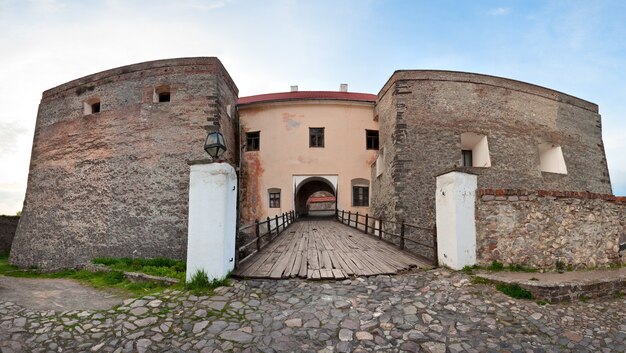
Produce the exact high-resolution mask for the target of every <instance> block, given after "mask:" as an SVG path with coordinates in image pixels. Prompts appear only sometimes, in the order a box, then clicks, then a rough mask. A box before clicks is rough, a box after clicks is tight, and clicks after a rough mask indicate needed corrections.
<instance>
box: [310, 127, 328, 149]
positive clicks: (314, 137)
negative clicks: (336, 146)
mask: <svg viewBox="0 0 626 353" xmlns="http://www.w3.org/2000/svg"><path fill="white" fill-rule="evenodd" d="M320 131H321V134H320V133H319V132H320ZM314 133H315V134H314ZM325 134H326V133H325V128H323V127H309V148H324V147H325V143H324V135H325ZM314 140H315V144H314V143H313V141H314ZM320 142H321V143H320Z"/></svg>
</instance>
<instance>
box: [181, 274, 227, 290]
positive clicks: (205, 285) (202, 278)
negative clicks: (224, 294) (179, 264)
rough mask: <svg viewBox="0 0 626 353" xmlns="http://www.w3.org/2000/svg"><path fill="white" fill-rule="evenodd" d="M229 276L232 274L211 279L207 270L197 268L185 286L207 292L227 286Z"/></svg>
mask: <svg viewBox="0 0 626 353" xmlns="http://www.w3.org/2000/svg"><path fill="white" fill-rule="evenodd" d="M229 277H230V274H229V275H227V276H226V277H224V278H222V279H217V278H215V279H213V280H211V281H209V276H208V275H207V273H206V271H204V270H196V272H195V273H194V274H193V276H191V281H189V282H187V283H185V288H186V289H188V290H192V291H198V292H206V291H210V290H211V289H213V288H217V287H221V286H227V285H228V283H229V280H228V278H229Z"/></svg>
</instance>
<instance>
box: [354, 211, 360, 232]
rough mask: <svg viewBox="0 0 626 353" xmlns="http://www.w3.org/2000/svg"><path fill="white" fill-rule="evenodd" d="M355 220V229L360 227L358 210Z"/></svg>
mask: <svg viewBox="0 0 626 353" xmlns="http://www.w3.org/2000/svg"><path fill="white" fill-rule="evenodd" d="M354 218H355V220H354V228H355V229H357V230H358V229H359V211H356V215H355V217H354Z"/></svg>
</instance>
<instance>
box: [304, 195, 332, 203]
mask: <svg viewBox="0 0 626 353" xmlns="http://www.w3.org/2000/svg"><path fill="white" fill-rule="evenodd" d="M318 202H335V197H334V196H318V197H309V199H308V200H307V201H306V203H318Z"/></svg>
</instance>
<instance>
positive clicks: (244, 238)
mask: <svg viewBox="0 0 626 353" xmlns="http://www.w3.org/2000/svg"><path fill="white" fill-rule="evenodd" d="M298 218H299V217H298V214H297V213H296V212H295V211H289V212H285V213H283V214H281V215H280V216H279V215H276V216H274V217H273V218H271V217H267V218H266V219H265V220H264V221H259V220H255V221H254V223H252V224H249V225H247V226H243V227H239V228H238V229H237V239H236V249H237V251H236V253H235V268H238V267H239V264H241V263H242V262H244V261H246V260H248V259H249V258H250V257H251V256H252V255H254V254H256V253H258V252H259V251H261V249H263V248H264V247H266V246H267V245H268V244H270V243H271V242H272V241H273V240H274V239H276V237H277V236H279V235H280V234H281V233H282V232H283V231H284V230H285V229H287V227H289V225H291V224H292V223H293V222H295V221H296V220H297V219H298ZM242 243H243V245H240V244H242ZM252 245H254V247H252Z"/></svg>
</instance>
